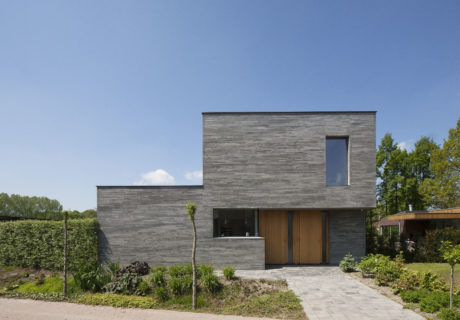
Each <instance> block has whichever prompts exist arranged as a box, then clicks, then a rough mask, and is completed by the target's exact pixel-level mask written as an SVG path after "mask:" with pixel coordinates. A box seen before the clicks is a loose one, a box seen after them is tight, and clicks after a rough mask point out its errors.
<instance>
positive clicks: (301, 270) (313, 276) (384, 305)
mask: <svg viewBox="0 0 460 320" xmlns="http://www.w3.org/2000/svg"><path fill="white" fill-rule="evenodd" d="M236 275H237V276H238V277H242V278H264V279H274V280H279V279H285V280H286V281H287V283H288V286H289V288H290V289H291V290H292V291H294V293H295V294H296V295H297V296H298V297H299V298H300V299H301V303H302V306H303V307H304V310H305V313H306V314H307V317H308V318H309V319H310V320H322V319H330V320H346V319H350V320H351V319H353V320H361V319H362V320H364V319H372V320H389V319H394V320H423V319H424V318H423V317H422V316H420V315H418V314H416V313H415V312H413V311H411V310H408V309H403V307H402V305H400V304H399V303H396V302H394V301H393V300H390V299H389V298H387V297H385V296H383V295H381V294H380V293H378V292H377V291H375V290H373V289H371V288H369V287H367V286H366V285H364V284H362V283H361V282H359V281H358V280H356V279H353V278H352V277H350V276H348V275H347V274H345V273H343V272H342V271H340V269H339V268H338V267H335V266H334V267H333V266H298V267H292V266H285V267H279V268H276V269H275V268H274V269H267V270H244V271H237V272H236Z"/></svg>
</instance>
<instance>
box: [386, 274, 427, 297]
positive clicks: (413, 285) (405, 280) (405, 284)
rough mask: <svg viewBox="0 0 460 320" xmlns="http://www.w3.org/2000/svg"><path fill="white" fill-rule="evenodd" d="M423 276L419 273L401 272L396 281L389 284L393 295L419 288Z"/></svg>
mask: <svg viewBox="0 0 460 320" xmlns="http://www.w3.org/2000/svg"><path fill="white" fill-rule="evenodd" d="M422 279H423V275H422V274H421V273H420V272H413V271H408V270H403V271H402V272H401V274H400V276H399V278H398V279H396V280H395V281H394V282H392V283H391V288H392V289H393V292H394V293H395V294H398V293H399V292H401V291H407V290H414V289H418V288H420V287H421V283H422Z"/></svg>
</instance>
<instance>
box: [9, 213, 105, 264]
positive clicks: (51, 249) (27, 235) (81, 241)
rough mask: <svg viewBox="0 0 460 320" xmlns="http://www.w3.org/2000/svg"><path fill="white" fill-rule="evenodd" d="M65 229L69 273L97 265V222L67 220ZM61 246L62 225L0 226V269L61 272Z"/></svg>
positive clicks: (30, 222)
mask: <svg viewBox="0 0 460 320" xmlns="http://www.w3.org/2000/svg"><path fill="white" fill-rule="evenodd" d="M68 227H69V231H68V237H67V239H68V242H67V243H68V247H67V248H68V260H67V261H68V264H69V269H70V270H75V269H77V268H78V267H79V265H81V264H87V263H93V262H96V261H97V231H98V226H97V220H96V219H80V220H69V222H68ZM63 242H64V223H63V221H33V220H24V221H10V222H0V265H15V266H20V267H32V268H45V269H51V270H58V269H59V270H60V269H62V266H63V261H64V258H63V257H64V254H63V252H64V250H63V248H64V246H63Z"/></svg>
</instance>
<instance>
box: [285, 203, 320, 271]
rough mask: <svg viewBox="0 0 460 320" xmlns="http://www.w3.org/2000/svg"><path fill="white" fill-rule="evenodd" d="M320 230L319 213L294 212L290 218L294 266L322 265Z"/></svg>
mask: <svg viewBox="0 0 460 320" xmlns="http://www.w3.org/2000/svg"><path fill="white" fill-rule="evenodd" d="M322 230H323V219H322V214H321V211H294V213H293V217H292V258H293V263H294V264H319V263H322V261H323V232H322Z"/></svg>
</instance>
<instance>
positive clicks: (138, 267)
mask: <svg viewBox="0 0 460 320" xmlns="http://www.w3.org/2000/svg"><path fill="white" fill-rule="evenodd" d="M149 270H150V267H149V265H148V263H147V262H139V261H134V262H132V263H131V264H129V265H127V266H126V267H124V268H121V269H119V270H118V271H117V272H115V276H116V277H119V276H121V275H123V274H125V273H135V274H137V275H140V276H144V275H146V274H148V273H149Z"/></svg>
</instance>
